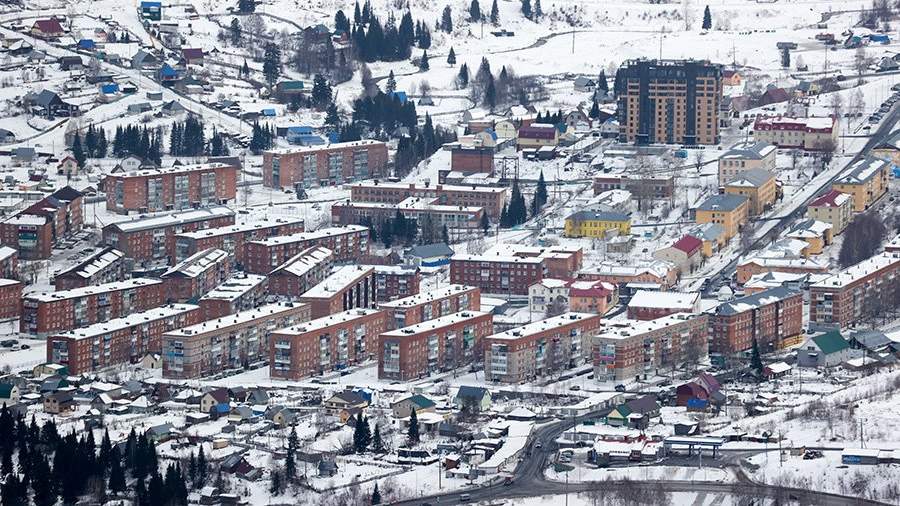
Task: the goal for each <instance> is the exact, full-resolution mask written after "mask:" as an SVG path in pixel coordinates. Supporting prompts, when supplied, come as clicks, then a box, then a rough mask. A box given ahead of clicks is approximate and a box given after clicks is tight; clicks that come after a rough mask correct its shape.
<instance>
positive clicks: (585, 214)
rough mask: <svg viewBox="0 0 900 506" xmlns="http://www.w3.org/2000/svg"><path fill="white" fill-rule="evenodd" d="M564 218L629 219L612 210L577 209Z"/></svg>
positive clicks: (585, 219)
mask: <svg viewBox="0 0 900 506" xmlns="http://www.w3.org/2000/svg"><path fill="white" fill-rule="evenodd" d="M566 220H572V221H576V222H578V221H616V222H619V221H630V220H631V217H629V216H628V215H627V214H623V213H617V212H614V211H578V212H577V213H574V214H572V215H570V216H569V217H568V218H566Z"/></svg>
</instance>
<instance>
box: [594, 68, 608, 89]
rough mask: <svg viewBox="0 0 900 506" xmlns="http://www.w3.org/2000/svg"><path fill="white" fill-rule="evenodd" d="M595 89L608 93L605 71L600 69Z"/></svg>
mask: <svg viewBox="0 0 900 506" xmlns="http://www.w3.org/2000/svg"><path fill="white" fill-rule="evenodd" d="M597 89H598V90H599V91H601V92H603V94H604V95H607V94H609V82H608V81H607V80H606V71H605V70H602V69H601V70H600V75H599V76H597Z"/></svg>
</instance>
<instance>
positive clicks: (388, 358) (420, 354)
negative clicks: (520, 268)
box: [377, 311, 494, 381]
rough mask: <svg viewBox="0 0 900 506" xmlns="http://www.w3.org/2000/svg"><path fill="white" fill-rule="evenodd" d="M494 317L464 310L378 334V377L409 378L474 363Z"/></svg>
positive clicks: (489, 314)
mask: <svg viewBox="0 0 900 506" xmlns="http://www.w3.org/2000/svg"><path fill="white" fill-rule="evenodd" d="M493 321H494V316H493V315H492V314H491V313H482V312H480V311H461V312H459V313H453V314H450V315H447V316H442V317H440V318H435V319H433V320H428V321H425V322H422V323H417V324H415V325H412V326H409V327H403V328H400V329H396V330H390V331H387V332H382V333H381V334H380V335H379V336H378V347H377V350H378V351H377V353H378V378H379V379H391V380H398V381H407V380H411V379H415V378H420V377H423V376H426V375H428V374H431V373H436V372H440V371H447V370H450V369H455V368H457V367H462V366H464V365H468V364H471V363H472V362H474V361H476V360H478V358H479V357H480V356H481V350H482V348H481V343H482V339H484V338H485V337H487V336H489V335H490V334H491V333H492V332H493V331H494V325H493Z"/></svg>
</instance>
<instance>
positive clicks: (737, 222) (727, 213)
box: [694, 193, 750, 241]
mask: <svg viewBox="0 0 900 506" xmlns="http://www.w3.org/2000/svg"><path fill="white" fill-rule="evenodd" d="M749 216H750V199H748V198H747V197H745V196H743V195H732V194H730V193H720V194H718V195H713V196H712V197H710V198H708V199H706V200H705V201H704V202H703V203H702V204H700V206H699V207H698V208H697V209H695V210H694V221H696V222H697V223H698V224H703V223H717V224H719V225H722V228H723V229H725V240H726V241H727V240H730V239H731V238H732V237H734V236H736V235H737V234H738V232H740V230H741V227H743V226H744V223H746V222H747V219H748V218H749Z"/></svg>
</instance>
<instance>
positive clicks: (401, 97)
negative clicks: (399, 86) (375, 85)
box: [390, 91, 406, 104]
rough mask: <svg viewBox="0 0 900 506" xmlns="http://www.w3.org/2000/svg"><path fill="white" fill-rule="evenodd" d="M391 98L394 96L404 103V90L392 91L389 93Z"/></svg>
mask: <svg viewBox="0 0 900 506" xmlns="http://www.w3.org/2000/svg"><path fill="white" fill-rule="evenodd" d="M390 96H391V98H396V99H398V100H400V103H401V104H405V103H406V92H405V91H392V92H391V93H390Z"/></svg>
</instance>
